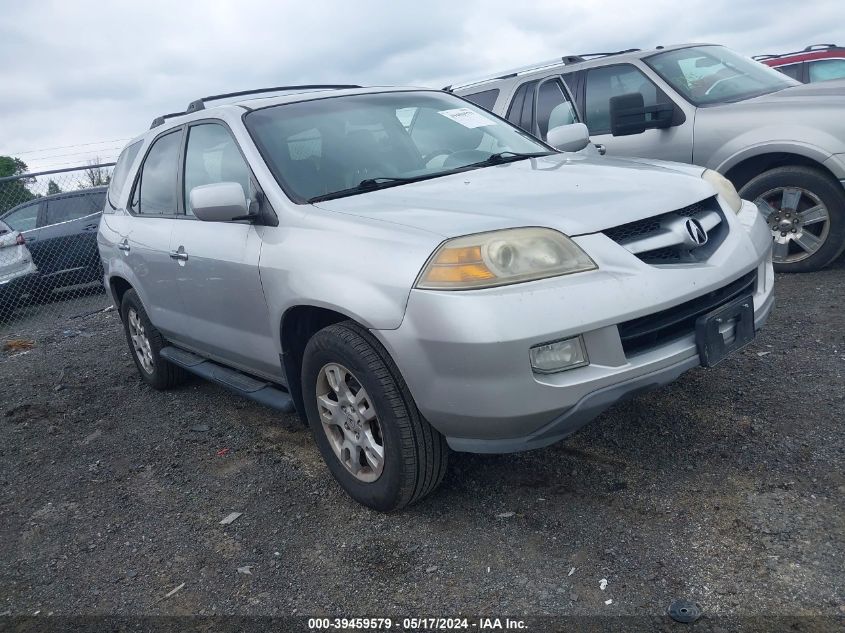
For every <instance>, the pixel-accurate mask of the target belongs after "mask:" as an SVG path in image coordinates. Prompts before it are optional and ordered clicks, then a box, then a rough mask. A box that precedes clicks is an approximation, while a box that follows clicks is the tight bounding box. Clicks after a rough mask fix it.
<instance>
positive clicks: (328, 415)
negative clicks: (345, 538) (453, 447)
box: [302, 321, 449, 512]
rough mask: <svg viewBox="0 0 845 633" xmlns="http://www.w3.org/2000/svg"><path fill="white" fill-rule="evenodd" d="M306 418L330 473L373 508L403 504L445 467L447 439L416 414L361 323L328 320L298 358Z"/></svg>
mask: <svg viewBox="0 0 845 633" xmlns="http://www.w3.org/2000/svg"><path fill="white" fill-rule="evenodd" d="M302 392H303V393H302V395H303V399H304V401H305V408H306V413H307V416H308V423H309V425H310V427H311V432H312V434H313V435H314V439H315V441H316V442H317V446H318V447H319V449H320V453H321V454H322V456H323V459H324V460H325V462H326V464H327V465H328V467H329V470H331V472H332V475H334V477H335V479H337V481H338V482H339V483H340V485H341V486H342V487H343V489H344V490H345V491H346V492H347V493H348V494H349V496H351V497H352V498H353V499H355V500H356V501H358V502H359V503H362V504H364V505H366V506H369V507H370V508H373V509H375V510H380V511H383V512H389V511H391V510H397V509H400V508H403V507H405V506H407V505H409V504H411V503H414V502H416V501H418V500H420V499H422V498H423V497H425V496H426V495H428V494H429V493H431V492H432V491H433V490H434V489H435V488H436V487H437V486H438V485H439V484H440V482H441V481H442V480H443V476H444V474H445V472H446V463H447V458H448V450H449V449H448V447H447V445H446V440H445V439H444V438H443V436H442V435H440V433H438V432H437V431H436V430H435V429H434V428H432V426H431V425H430V424H429V423H428V422H426V420H425V419H423V417H422V416H421V415H420V412H419V411H418V410H417V407H416V405H415V404H414V401H413V398H412V397H411V394H410V392H409V391H408V387H407V386H406V385H405V382H404V380H403V379H402V376H401V375H400V373H399V370H398V368H397V367H396V365H395V364H394V363H393V361H392V360H391V358H390V356H389V355H388V354H387V352H386V351H385V350H384V349H383V348H382V347H381V345H380V344H379V343H378V341H377V340H375V338H374V337H373V336H372V334H370V333H369V332H368V331H367V330H366V329H365V328H362V327H360V326H359V325H358V324H356V323H354V322H353V321H345V322H343V323H338V324H335V325H330V326H329V327H327V328H324V329H322V330H320V331H319V332H317V333H316V334H315V335H314V336H313V337H312V338H311V340H310V341H309V342H308V344H307V346H306V348H305V354H304V358H303V363H302Z"/></svg>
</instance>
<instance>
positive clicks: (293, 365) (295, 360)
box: [279, 304, 358, 424]
mask: <svg viewBox="0 0 845 633" xmlns="http://www.w3.org/2000/svg"><path fill="white" fill-rule="evenodd" d="M348 320H352V321H355V322H356V323H357V322H358V321H356V320H355V319H353V318H352V317H350V316H349V315H347V314H344V313H342V312H338V311H337V310H334V309H331V308H326V307H323V306H317V305H310V304H301V305H296V306H291V307H289V308H288V309H287V310H285V312H284V313H283V314H282V318H281V322H280V324H279V342H280V343H281V349H282V358H281V361H282V370H283V371H284V374H285V382H286V383H287V388H288V391H289V392H290V394H291V398H293V403H294V406H295V407H296V412H297V413H298V414H299V417H300V419H301V420H302V421H303V422H304V423H306V424H307V418H306V414H305V406H304V401H303V397H302V358H303V353H304V352H305V346H306V345H307V344H308V341H309V340H310V339H311V337H312V336H314V334H316V333H317V332H319V331H320V330H322V329H323V328H324V327H328V326H329V325H334V324H335V323H340V322H341V321H348Z"/></svg>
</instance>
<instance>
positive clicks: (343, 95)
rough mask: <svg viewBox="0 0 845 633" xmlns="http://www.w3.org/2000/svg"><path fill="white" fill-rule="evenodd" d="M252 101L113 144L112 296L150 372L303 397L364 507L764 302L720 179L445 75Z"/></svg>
mask: <svg viewBox="0 0 845 633" xmlns="http://www.w3.org/2000/svg"><path fill="white" fill-rule="evenodd" d="M280 92H281V93H282V94H279V93H280ZM244 96H250V95H248V94H247V95H244V94H241V95H236V96H233V95H227V97H229V103H227V104H225V105H220V106H217V107H209V108H206V104H207V103H209V102H210V101H212V99H213V98H211V97H209V98H206V99H204V100H200V101H196V102H194V103H192V104H191V106H190V107H189V108H188V111H187V112H185V113H181V114H179V115H168V116H167V117H162V118H159V119H156V121H154V124H153V127H152V129H151V130H149V131H148V132H146V133H145V134H143V135H142V136H140V137H138V138H137V139H136V140H134V141H132V143H131V144H130V145H129V146H128V147H127V148H126V149H125V150H124V151H123V153H122V154H121V156H120V159H119V162H118V164H117V166H116V168H115V172H114V176H113V179H112V182H111V187H110V189H109V192H108V198H107V204H106V209H105V211H104V213H103V218H102V221H101V224H100V232H99V248H100V253H101V256H102V261H103V265H104V268H105V285H106V287H107V288H108V289H109V291H110V292H111V295H112V297H113V299H114V302H115V305H117V306H119V308H120V314H121V316H122V318H123V322H124V325H125V330H126V337H127V341H128V343H129V346H130V349H131V350H132V357H133V359H134V361H135V364H136V365H137V368H138V371H139V372H140V375H141V377H142V378H143V379H144V381H146V382H147V383H148V384H149V385H151V386H152V387H154V388H158V389H164V388H168V387H173V386H175V385H177V384H178V383H179V382H180V381H181V380H182V379H183V377H184V375H185V371H190V372H193V373H196V374H199V375H201V376H203V377H205V378H208V379H210V380H213V381H216V382H218V383H220V384H222V385H225V386H226V387H228V388H230V389H232V390H234V391H236V392H238V393H241V394H243V395H245V396H248V397H251V398H254V399H256V400H258V401H260V402H263V403H265V404H268V405H270V406H273V407H276V408H278V409H279V410H281V411H288V412H290V411H294V410H295V411H296V412H297V413H299V415H300V416H301V417H302V419H303V420H305V421H307V423H308V424H309V425H310V427H311V430H312V432H313V435H314V438H315V440H316V442H317V445H318V447H319V449H320V451H321V453H322V455H323V457H324V458H325V460H326V463H327V464H328V467H329V469H330V470H331V472H332V473H333V475H334V476H335V477H336V478H337V480H338V481H339V482H340V484H341V485H342V486H343V488H344V489H345V490H346V491H347V492H348V493H349V494H350V495H351V496H352V497H353V498H355V499H356V500H358V501H360V502H361V503H364V504H366V505H368V506H370V507H373V508H377V509H379V510H391V509H396V508H400V507H402V506H405V505H406V504H408V503H411V502H414V501H416V500H418V499H420V498H422V497H423V496H425V495H427V494H428V493H429V492H431V491H432V490H433V489H434V488H435V487H436V486H437V485H438V483H439V482H440V481H441V479H442V478H443V475H444V472H445V469H446V460H447V453H448V447H451V448H452V449H455V450H459V451H474V452H488V453H497V452H508V451H521V450H526V449H531V448H537V447H541V446H546V445H548V444H551V443H552V442H556V441H558V440H560V439H561V438H563V437H565V436H567V435H569V434H571V433H573V432H574V431H575V430H576V429H578V428H579V427H580V426H582V425H583V424H585V423H586V422H587V421H589V420H590V419H592V418H594V417H595V416H597V415H598V414H599V413H600V412H601V411H603V410H604V409H606V408H607V407H609V406H610V405H611V404H613V403H614V402H616V401H617V400H619V399H620V398H622V397H625V396H628V395H630V394H632V393H635V392H639V391H642V390H645V389H649V388H653V387H657V386H659V385H663V384H665V383H668V382H669V381H671V380H674V379H675V378H677V377H678V376H679V375H681V374H682V373H683V372H685V371H686V370H688V369H690V368H692V367H696V366H699V365H702V364H703V365H712V364H714V363H716V362H718V361H719V360H720V359H721V358H723V357H724V356H725V355H726V354H728V353H730V352H731V351H733V350H735V349H737V348H739V347H741V346H742V345H744V344H746V343H747V342H748V341H749V340H751V339H752V338H753V337H754V335H755V331H756V330H757V329H758V328H760V327H761V326H762V324H763V323H764V321H765V320H766V318H767V317H768V315H769V312H770V310H771V308H772V304H773V295H772V287H773V272H772V266H771V239H770V236H769V231H768V229H767V228H766V224H765V222H764V221H763V219H762V217H761V216H760V214H759V213H758V212H757V209H756V207H755V206H754V205H753V204H752V203H750V202H743V201H741V200H740V198H739V196H738V195H737V193H736V191H735V189H734V188H733V186H732V185H731V184H730V183H729V182H728V181H726V180H725V179H724V178H723V177H721V176H720V175H718V174H717V173H715V172H712V171H705V170H702V169H701V168H697V167H691V166H689V165H680V164H669V163H661V162H649V161H643V160H640V161H630V160H624V159H607V158H596V157H593V156H590V155H587V154H585V153H583V152H582V153H570V152H559V151H556V150H555V149H554V148H552V147H550V146H548V145H546V144H544V143H541V142H539V141H537V140H536V139H534V138H533V137H532V136H530V135H528V134H527V133H525V132H524V131H522V130H520V129H518V128H516V127H513V126H511V125H510V124H509V123H507V122H505V121H502V120H501V119H499V118H498V117H496V116H494V115H492V114H490V113H488V112H486V111H484V110H483V109H481V108H479V107H476V106H474V105H472V104H471V103H469V102H467V101H464V100H463V99H460V98H459V97H456V96H454V95H450V94H448V93H444V92H440V91H434V90H424V89H399V88H369V89H362V88H337V89H334V88H330V87H326V88H315V87H309V88H308V89H305V88H297V89H287V90H283V91H282V90H281V89H275V94H274V96H272V97H266V98H261V97H257V98H252V99H243V97H244ZM252 96H256V95H252ZM233 98H235V99H237V98H240V100H239V101H235V102H232V99H233ZM564 136H565V137H566V138H562V140H561V144H562V146H565V147H569V148H571V149H580V148H583V147H584V146H585V145H586V144H587V142H588V137H587V134H586V130H583V129H581V128H579V127H578V126H570V127H569V128H568V132H567V134H565V135H564Z"/></svg>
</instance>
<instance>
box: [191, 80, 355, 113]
mask: <svg viewBox="0 0 845 633" xmlns="http://www.w3.org/2000/svg"><path fill="white" fill-rule="evenodd" d="M360 87H361V86H358V85H355V84H305V85H300V86H275V87H273V88H256V89H254V90H241V91H239V92H227V93H224V94H220V95H211V96H210V97H203V98H201V99H197V100H195V101H191V102H190V103H189V104H188V108H187V109H186V110H185V114H188V113H190V112H196V111H197V110H204V109H205V104H206V102H207V101H217V100H219V99H229V98H231V97H246V96H249V95H257V94H262V93H266V92H281V91H283V90H343V89H344V88H360Z"/></svg>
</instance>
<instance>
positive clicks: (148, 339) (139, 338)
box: [120, 290, 187, 390]
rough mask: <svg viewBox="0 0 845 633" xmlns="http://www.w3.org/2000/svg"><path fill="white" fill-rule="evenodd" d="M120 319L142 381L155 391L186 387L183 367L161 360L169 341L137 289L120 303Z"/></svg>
mask: <svg viewBox="0 0 845 633" xmlns="http://www.w3.org/2000/svg"><path fill="white" fill-rule="evenodd" d="M120 317H121V319H122V320H123V329H124V331H125V332H126V342H127V343H129V352H130V354H132V360H133V361H135V367H137V368H138V373H139V374H140V375H141V378H142V379H143V380H144V382H146V383H147V384H148V385H150V386H151V387H152V388H153V389H159V390H164V389H171V388H173V387H176V386H178V385H180V384H182V383H183V382H184V381H185V378H186V376H187V374H186V373H185V370H184V369H182V368H181V367H178V366H176V365H173V364H172V363H169V362H167V361H166V360H165V359H164V358H162V357H161V354H160V352H161V349H162V348H163V347H167V341H165V339H164V337H163V336H162V335H161V333H160V332H159V331H158V330H157V329H155V326H153V324H152V323H151V322H150V319H149V317H148V316H147V311H146V310H144V306H143V304H142V303H141V299H140V298H139V297H138V293H137V292H135V291H134V290H127V291H126V293H125V294H124V295H123V299H122V300H121V302H120Z"/></svg>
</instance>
